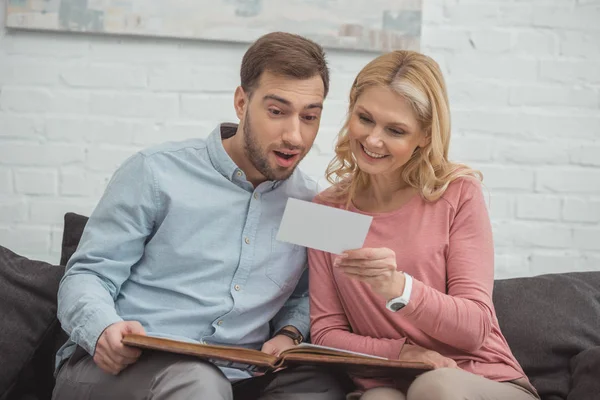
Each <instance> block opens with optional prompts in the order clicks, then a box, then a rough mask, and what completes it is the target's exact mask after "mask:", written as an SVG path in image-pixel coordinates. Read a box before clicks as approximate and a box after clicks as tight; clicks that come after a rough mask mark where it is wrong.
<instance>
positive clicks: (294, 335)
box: [273, 326, 304, 345]
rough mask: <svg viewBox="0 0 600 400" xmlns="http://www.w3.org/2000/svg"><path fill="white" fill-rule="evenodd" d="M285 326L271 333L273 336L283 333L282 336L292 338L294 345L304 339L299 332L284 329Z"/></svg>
mask: <svg viewBox="0 0 600 400" xmlns="http://www.w3.org/2000/svg"><path fill="white" fill-rule="evenodd" d="M285 328H286V327H285V326H284V327H283V328H281V329H280V330H278V331H277V333H275V334H274V335H273V337H275V336H277V335H283V336H287V337H289V338H290V339H292V340H293V341H294V344H295V345H299V344H300V343H302V341H303V340H304V337H303V336H302V334H301V333H300V332H298V333H296V332H294V331H292V330H290V329H285Z"/></svg>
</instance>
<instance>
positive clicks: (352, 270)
mask: <svg viewBox="0 0 600 400" xmlns="http://www.w3.org/2000/svg"><path fill="white" fill-rule="evenodd" d="M340 270H341V271H342V272H344V273H346V274H352V275H358V276H364V277H371V278H373V277H376V276H385V277H388V276H390V270H389V269H365V268H361V267H340Z"/></svg>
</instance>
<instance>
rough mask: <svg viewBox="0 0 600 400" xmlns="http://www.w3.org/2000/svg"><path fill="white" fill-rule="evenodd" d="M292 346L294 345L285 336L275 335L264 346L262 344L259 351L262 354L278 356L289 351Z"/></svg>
mask: <svg viewBox="0 0 600 400" xmlns="http://www.w3.org/2000/svg"><path fill="white" fill-rule="evenodd" d="M294 346H296V345H295V344H294V341H293V340H292V339H291V338H289V337H287V336H285V335H277V336H275V337H273V338H271V339H270V340H268V341H266V342H265V344H263V347H262V349H261V351H262V352H263V353H267V354H272V355H274V356H279V354H281V352H282V351H285V350H287V349H291V348H292V347H294Z"/></svg>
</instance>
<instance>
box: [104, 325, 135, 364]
mask: <svg viewBox="0 0 600 400" xmlns="http://www.w3.org/2000/svg"><path fill="white" fill-rule="evenodd" d="M122 332H123V331H110V332H107V335H106V341H107V343H108V348H109V352H110V353H111V356H112V358H113V359H114V360H115V361H119V360H118V359H117V357H116V356H117V355H118V356H120V357H123V358H125V359H127V360H129V359H133V360H134V361H135V360H136V359H137V358H138V357H139V356H140V355H141V354H142V350H140V349H138V348H135V347H130V346H125V345H124V344H123V343H122V342H121V341H122V340H123V333H122Z"/></svg>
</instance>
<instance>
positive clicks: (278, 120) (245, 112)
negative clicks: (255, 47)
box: [235, 72, 325, 180]
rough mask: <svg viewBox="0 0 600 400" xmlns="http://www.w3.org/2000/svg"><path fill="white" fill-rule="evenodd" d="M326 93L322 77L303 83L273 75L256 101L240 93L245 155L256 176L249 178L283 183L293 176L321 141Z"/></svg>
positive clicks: (255, 92)
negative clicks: (261, 178)
mask: <svg viewBox="0 0 600 400" xmlns="http://www.w3.org/2000/svg"><path fill="white" fill-rule="evenodd" d="M324 92H325V89H324V86H323V81H322V79H321V77H320V76H318V75H317V76H314V77H312V78H309V79H302V80H300V79H291V78H287V77H280V76H277V75H274V74H271V73H269V72H264V73H263V74H262V76H261V79H260V81H259V84H258V85H257V87H256V88H255V89H254V90H253V92H252V95H251V96H250V98H248V96H247V94H246V93H244V92H243V91H242V90H240V89H238V91H237V92H236V99H235V101H236V110H237V111H238V115H239V116H240V120H241V121H240V123H241V125H242V133H243V135H244V141H243V142H244V153H245V156H246V157H247V159H248V161H249V162H250V164H251V165H252V167H253V168H254V169H255V170H256V174H252V173H248V172H246V173H247V175H248V176H249V177H251V175H257V177H255V178H260V177H264V178H265V179H266V180H283V179H287V178H289V177H290V175H292V173H293V172H294V169H295V168H296V166H297V165H298V163H299V162H300V161H301V160H302V159H303V158H304V156H305V155H306V154H307V153H308V151H309V150H310V148H311V147H312V144H313V142H314V140H315V137H316V136H317V132H318V130H319V123H320V120H321V111H322V109H323V100H324ZM240 96H243V97H244V98H243V99H240V98H239V97H240ZM239 100H243V101H242V102H240V101H239ZM242 103H243V104H242ZM240 104H241V105H242V107H238V106H239V105H240ZM258 175H260V177H259V176H258Z"/></svg>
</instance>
